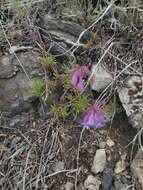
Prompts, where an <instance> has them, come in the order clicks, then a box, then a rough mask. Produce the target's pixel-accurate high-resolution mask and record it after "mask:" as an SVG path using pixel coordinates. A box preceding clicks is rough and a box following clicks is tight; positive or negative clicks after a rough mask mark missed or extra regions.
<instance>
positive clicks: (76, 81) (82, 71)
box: [71, 65, 89, 92]
mask: <svg viewBox="0 0 143 190" xmlns="http://www.w3.org/2000/svg"><path fill="white" fill-rule="evenodd" d="M88 72H89V70H88V68H87V67H86V66H79V65H77V66H76V68H74V69H73V70H72V78H71V84H72V85H73V86H74V87H75V88H76V89H77V90H78V92H82V90H83V88H84V80H83V78H84V77H85V76H86V75H87V73H88Z"/></svg>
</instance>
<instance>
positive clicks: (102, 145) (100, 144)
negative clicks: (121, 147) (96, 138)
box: [99, 141, 106, 149]
mask: <svg viewBox="0 0 143 190" xmlns="http://www.w3.org/2000/svg"><path fill="white" fill-rule="evenodd" d="M105 147H106V142H104V141H101V142H99V148H101V149H104V148H105Z"/></svg>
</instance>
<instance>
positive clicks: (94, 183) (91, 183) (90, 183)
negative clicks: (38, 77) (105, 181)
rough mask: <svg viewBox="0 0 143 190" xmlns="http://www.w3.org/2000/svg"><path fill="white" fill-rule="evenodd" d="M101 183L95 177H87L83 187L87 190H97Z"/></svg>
mask: <svg viewBox="0 0 143 190" xmlns="http://www.w3.org/2000/svg"><path fill="white" fill-rule="evenodd" d="M100 185H101V182H100V181H99V179H97V178H96V177H94V176H92V175H89V176H88V177H87V179H86V180H85V182H84V187H85V188H86V189H88V190H99V188H100Z"/></svg>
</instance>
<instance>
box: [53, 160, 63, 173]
mask: <svg viewBox="0 0 143 190" xmlns="http://www.w3.org/2000/svg"><path fill="white" fill-rule="evenodd" d="M64 167H65V163H64V162H62V161H59V162H56V163H55V164H54V166H53V171H54V172H58V171H61V170H64Z"/></svg>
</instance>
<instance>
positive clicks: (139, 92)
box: [118, 76, 143, 129]
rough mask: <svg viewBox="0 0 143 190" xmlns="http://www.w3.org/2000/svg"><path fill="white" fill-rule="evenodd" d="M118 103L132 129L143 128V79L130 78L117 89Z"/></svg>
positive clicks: (138, 77) (137, 77) (139, 77)
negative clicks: (119, 102)
mask: <svg viewBox="0 0 143 190" xmlns="http://www.w3.org/2000/svg"><path fill="white" fill-rule="evenodd" d="M118 94H119V98H120V101H121V103H122V105H123V107H124V109H125V111H126V114H127V116H128V118H129V121H130V122H131V124H132V126H133V127H134V128H138V129H140V128H142V127H143V77H142V76H131V77H128V78H127V79H126V80H124V83H123V84H122V87H120V88H119V89H118Z"/></svg>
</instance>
